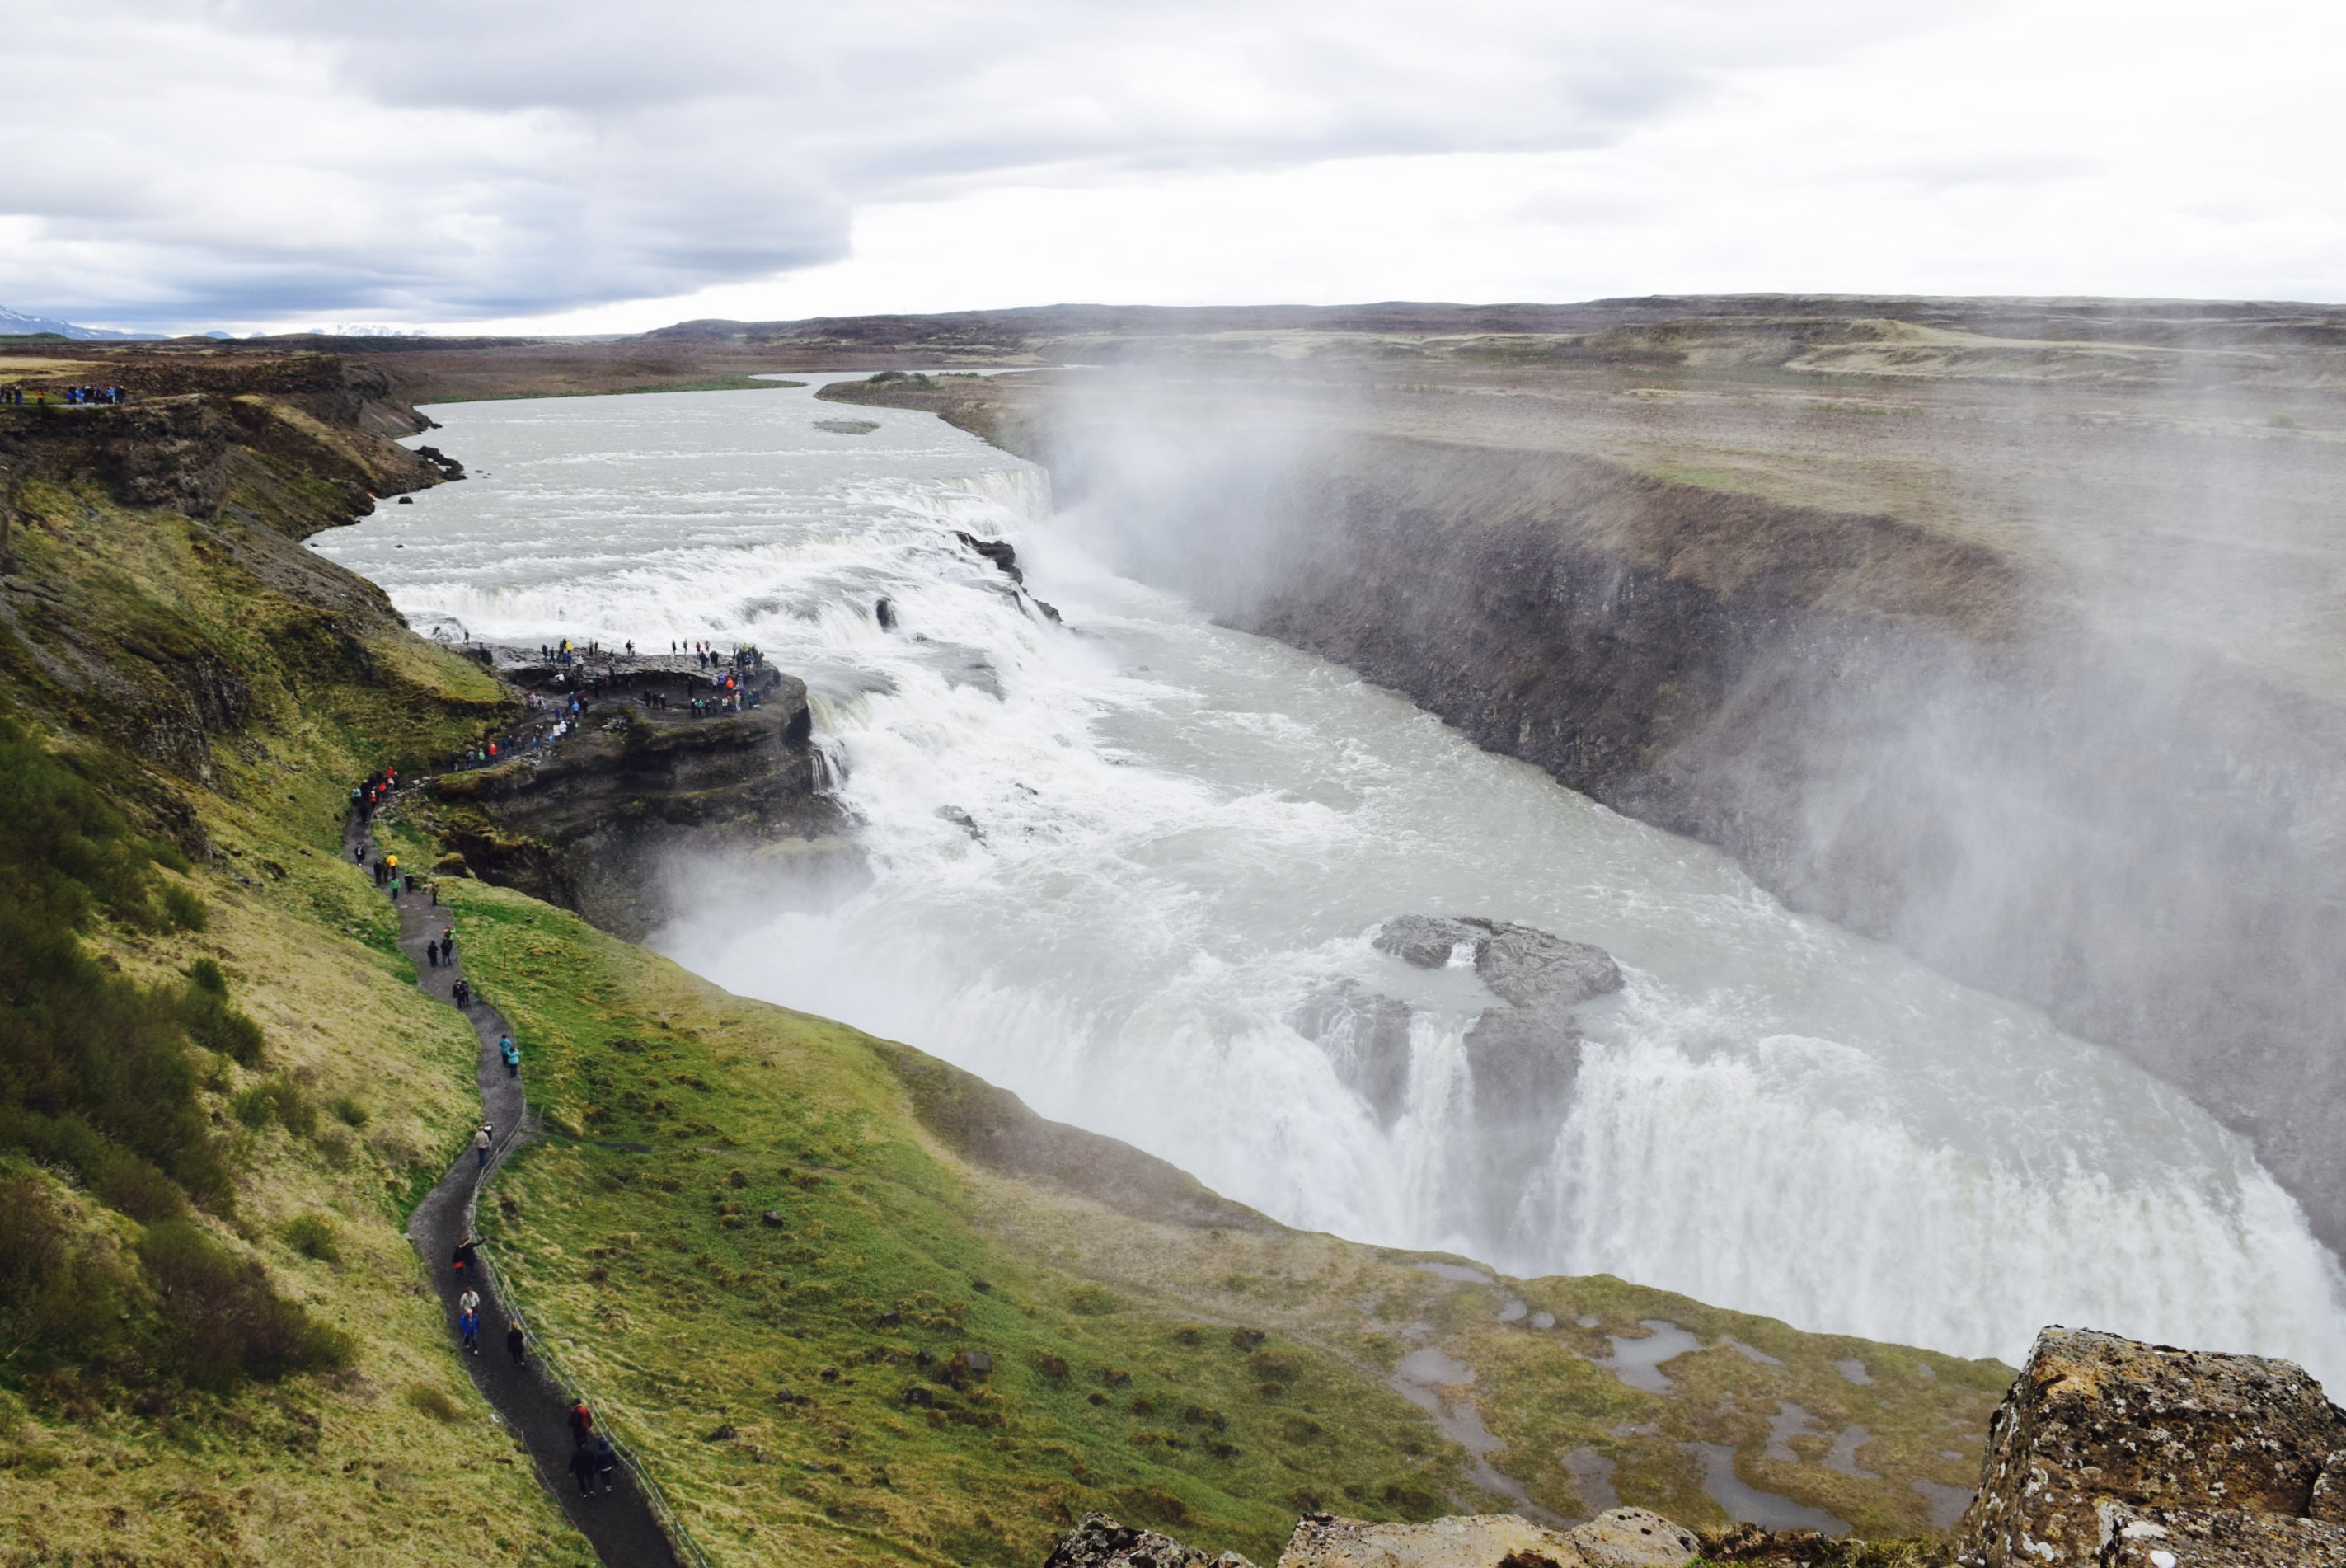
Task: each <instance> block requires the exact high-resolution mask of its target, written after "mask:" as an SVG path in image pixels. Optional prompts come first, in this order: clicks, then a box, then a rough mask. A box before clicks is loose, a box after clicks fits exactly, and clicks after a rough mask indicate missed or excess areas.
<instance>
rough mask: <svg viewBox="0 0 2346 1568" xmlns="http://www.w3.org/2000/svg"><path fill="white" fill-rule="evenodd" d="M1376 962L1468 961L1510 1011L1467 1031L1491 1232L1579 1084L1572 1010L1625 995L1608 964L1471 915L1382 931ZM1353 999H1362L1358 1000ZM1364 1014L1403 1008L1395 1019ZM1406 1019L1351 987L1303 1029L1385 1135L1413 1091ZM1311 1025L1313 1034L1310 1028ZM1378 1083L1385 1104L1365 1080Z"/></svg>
mask: <svg viewBox="0 0 2346 1568" xmlns="http://www.w3.org/2000/svg"><path fill="white" fill-rule="evenodd" d="M1372 941H1373V942H1374V945H1375V946H1376V948H1377V949H1378V951H1380V952H1389V953H1392V955H1393V956H1394V957H1396V958H1399V959H1401V960H1403V962H1407V963H1410V964H1413V965H1414V966H1416V967H1417V968H1419V969H1441V968H1443V967H1445V966H1447V965H1448V964H1449V963H1450V962H1451V959H1452V957H1453V955H1454V954H1456V953H1458V952H1461V951H1462V950H1469V951H1471V952H1472V954H1473V962H1474V973H1475V976H1476V977H1477V978H1478V979H1480V980H1481V981H1482V982H1483V983H1484V984H1485V985H1487V986H1489V987H1490V988H1491V990H1492V991H1494V992H1495V993H1497V994H1498V995H1499V997H1500V998H1501V999H1502V1001H1503V1003H1504V1005H1502V1006H1498V1007H1488V1008H1485V1009H1484V1011H1483V1015H1482V1016H1481V1017H1479V1018H1477V1019H1476V1020H1475V1021H1474V1024H1473V1026H1472V1027H1470V1028H1469V1029H1468V1030H1467V1031H1466V1067H1467V1074H1468V1077H1469V1079H1470V1081H1471V1082H1472V1084H1473V1089H1474V1125H1475V1131H1476V1134H1477V1139H1476V1151H1475V1158H1476V1161H1477V1164H1478V1165H1479V1166H1480V1167H1481V1179H1480V1181H1479V1183H1478V1187H1479V1190H1480V1191H1481V1192H1482V1193H1483V1194H1484V1200H1485V1202H1486V1203H1487V1204H1488V1205H1489V1206H1490V1207H1491V1210H1492V1212H1491V1215H1490V1216H1489V1217H1491V1218H1492V1219H1493V1220H1494V1223H1504V1215H1505V1210H1506V1209H1507V1208H1509V1207H1511V1206H1512V1205H1513V1204H1514V1202H1515V1197H1516V1196H1517V1195H1519V1194H1520V1193H1521V1191H1522V1188H1523V1185H1524V1179H1525V1173H1526V1172H1528V1171H1530V1170H1531V1169H1533V1168H1534V1167H1535V1166H1537V1165H1538V1164H1539V1163H1540V1162H1541V1160H1542V1159H1543V1158H1544V1157H1545V1153H1546V1150H1547V1148H1548V1146H1549V1145H1550V1144H1551V1143H1553V1142H1554V1140H1555V1137H1556V1127H1557V1125H1558V1124H1559V1123H1560V1122H1561V1121H1562V1119H1563V1116H1564V1113H1565V1109H1566V1105H1568V1103H1569V1102H1570V1100H1571V1097H1572V1085H1573V1081H1574V1079H1575V1078H1576V1077H1577V1076H1578V1075H1579V1073H1580V1026H1579V1023H1578V1022H1577V1021H1576V1019H1575V1018H1574V1016H1573V1013H1572V1009H1573V1008H1575V1007H1576V1006H1578V1005H1579V1004H1580V1003H1584V1002H1587V1001H1591V1000H1593V999H1594V998H1596V997H1599V996H1605V995H1608V994H1610V993H1613V992H1616V991H1618V990H1620V989H1621V969H1620V966H1619V965H1618V964H1617V963H1615V962H1613V955H1612V954H1611V953H1608V952H1606V951H1605V950H1604V949H1603V948H1601V947H1597V946H1595V945H1593V944H1591V943H1589V942H1569V941H1566V939H1565V938H1563V937H1560V936H1556V935H1555V934H1554V933H1552V932H1544V931H1541V930H1539V929H1537V928H1536V927H1534V926H1527V925H1516V924H1514V923H1512V922H1510V921H1494V920H1485V919H1483V918H1481V917H1479V916H1475V915H1463V916H1453V915H1421V914H1405V915H1395V916H1394V917H1393V918H1392V919H1391V920H1389V921H1385V922H1384V924H1383V925H1382V926H1379V927H1378V928H1377V933H1376V935H1375V937H1374V938H1373V939H1372ZM1355 993H1357V994H1355ZM1367 1003H1377V1004H1382V1006H1383V1007H1385V1008H1388V1009H1398V1010H1399V1013H1400V1016H1399V1018H1398V1020H1393V1019H1392V1018H1389V1017H1385V1016H1384V1015H1382V1014H1378V1015H1375V1016H1377V1017H1379V1018H1381V1019H1382V1022H1381V1023H1377V1024H1374V1025H1372V1024H1370V1023H1367V1022H1365V1020H1367V1019H1368V1018H1369V1017H1371V1016H1372V1015H1371V1014H1370V1013H1367V1012H1365V1011H1364V1008H1365V1006H1366V1004H1367ZM1408 1025H1409V1021H1408V1013H1407V1009H1406V1008H1403V1006H1402V1004H1401V1003H1396V1002H1393V1001H1392V999H1391V998H1389V997H1380V996H1372V995H1371V994H1370V993H1368V992H1367V991H1366V990H1365V989H1364V988H1362V987H1359V986H1357V985H1352V984H1351V983H1347V985H1346V986H1344V987H1338V988H1336V989H1335V990H1333V991H1331V992H1326V993H1321V995H1320V996H1318V997H1315V998H1314V1000H1313V1003H1311V1005H1309V1006H1307V1008H1306V1009H1305V1012H1304V1013H1303V1014H1302V1015H1301V1017H1300V1018H1299V1021H1298V1023H1297V1025H1296V1026H1297V1027H1298V1028H1299V1029H1301V1030H1302V1031H1303V1033H1306V1034H1308V1035H1311V1038H1313V1039H1315V1040H1318V1041H1320V1042H1321V1046H1322V1048H1323V1049H1326V1050H1327V1051H1328V1053H1329V1054H1330V1056H1331V1057H1332V1058H1334V1059H1335V1060H1336V1064H1337V1073H1338V1075H1339V1076H1340V1077H1342V1078H1343V1079H1344V1081H1345V1083H1346V1084H1347V1085H1348V1086H1349V1087H1351V1088H1352V1089H1353V1090H1354V1091H1355V1092H1357V1093H1359V1094H1361V1095H1362V1096H1363V1097H1364V1098H1367V1099H1368V1100H1369V1101H1370V1103H1371V1104H1372V1105H1376V1106H1377V1107H1378V1111H1379V1114H1380V1115H1382V1116H1383V1118H1384V1120H1385V1123H1386V1125H1388V1126H1390V1125H1392V1119H1393V1117H1394V1116H1395V1115H1398V1114H1399V1106H1400V1102H1401V1097H1402V1094H1403V1090H1404V1089H1405V1087H1406V1085H1407V1075H1408V1062H1409V1026H1408ZM1313 1026H1316V1031H1315V1027H1313ZM1370 1074H1376V1075H1377V1076H1376V1082H1377V1084H1378V1086H1379V1088H1380V1090H1381V1091H1382V1095H1384V1096H1385V1097H1383V1098H1381V1097H1380V1095H1379V1094H1372V1093H1371V1091H1370V1090H1369V1089H1368V1088H1366V1087H1363V1084H1362V1081H1361V1080H1362V1079H1363V1078H1365V1077H1366V1076H1368V1075H1370Z"/></svg>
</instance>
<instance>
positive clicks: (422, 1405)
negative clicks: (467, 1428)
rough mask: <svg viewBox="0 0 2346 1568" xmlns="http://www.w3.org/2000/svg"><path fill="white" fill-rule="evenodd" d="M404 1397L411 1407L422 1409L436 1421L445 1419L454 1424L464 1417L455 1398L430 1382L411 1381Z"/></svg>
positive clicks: (451, 1424)
mask: <svg viewBox="0 0 2346 1568" xmlns="http://www.w3.org/2000/svg"><path fill="white" fill-rule="evenodd" d="M402 1397H403V1398H404V1399H405V1400H407V1403H408V1408H409V1409H411V1410H421V1411H423V1413H424V1414H425V1415H427V1416H430V1417H431V1418H432V1419H433V1420H435V1421H445V1422H447V1423H448V1424H449V1425H450V1426H454V1425H455V1424H456V1423H457V1422H458V1421H460V1420H463V1419H464V1411H463V1410H460V1409H458V1408H457V1405H456V1401H455V1400H452V1399H450V1398H449V1397H448V1396H447V1395H446V1394H444V1393H442V1392H441V1391H440V1390H438V1389H435V1388H433V1386H432V1385H431V1384H429V1383H410V1384H409V1385H408V1387H407V1392H406V1393H405V1394H404V1395H403V1396H402Z"/></svg>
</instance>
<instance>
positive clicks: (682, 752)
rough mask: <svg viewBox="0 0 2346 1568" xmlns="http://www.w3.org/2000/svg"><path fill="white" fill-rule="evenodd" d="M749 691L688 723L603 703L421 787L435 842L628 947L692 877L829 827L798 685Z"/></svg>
mask: <svg viewBox="0 0 2346 1568" xmlns="http://www.w3.org/2000/svg"><path fill="white" fill-rule="evenodd" d="M669 678H670V680H671V681H675V682H678V683H679V684H680V683H681V681H682V679H683V677H680V676H674V675H671V676H670V677H669ZM753 684H754V686H755V687H756V689H757V692H758V695H759V697H760V702H759V705H758V706H756V707H754V708H748V709H746V710H745V711H743V712H739V713H725V714H719V715H714V716H711V717H707V718H693V717H691V716H690V712H689V709H688V708H649V707H647V706H644V705H643V704H642V703H641V702H640V700H630V699H629V697H628V695H627V693H625V692H617V691H615V692H611V693H607V694H604V695H602V696H601V697H598V698H597V700H594V701H592V702H590V703H589V705H588V707H587V708H586V711H585V712H584V713H583V714H581V715H580V716H579V717H578V718H576V720H575V723H576V727H577V728H576V733H574V734H571V735H567V736H566V737H564V738H562V739H561V740H560V741H559V742H557V743H556V744H554V745H552V746H549V747H546V748H544V749H542V750H530V751H525V752H523V753H522V754H520V755H518V756H515V757H514V758H513V759H511V760H508V761H505V762H501V763H499V764H497V765H496V766H495V767H490V768H481V769H472V770H469V771H461V770H460V771H452V772H448V773H444V774H442V775H441V776H440V777H439V778H437V779H434V780H433V797H434V799H435V800H436V801H437V802H438V805H439V822H440V829H441V836H442V838H443V840H444V842H446V843H447V844H448V846H449V847H450V849H451V850H452V851H454V853H455V854H456V855H458V856H461V857H462V863H463V866H464V869H465V870H467V871H471V872H473V873H474V875H477V876H479V877H481V878H483V879H484V880H486V881H493V882H495V883H498V884H499V885H501V886H505V887H511V888H517V889H519V890H520V891H524V892H526V893H529V894H531V895H532V896H534V897H536V898H542V899H544V900H546V901H547V902H549V903H557V904H560V905H562V906H564V907H565V908H566V909H570V910H574V911H577V912H578V913H580V914H582V915H584V916H586V918H587V919H588V920H590V921H594V922H595V923H596V924H597V925H598V926H600V927H602V928H603V929H604V930H605V931H607V932H612V933H613V934H614V935H617V936H620V937H624V938H626V939H627V940H628V941H639V940H641V939H642V938H643V937H644V936H646V935H647V934H648V933H649V932H652V931H653V930H655V929H656V928H658V926H659V925H660V924H661V922H662V921H665V920H666V919H668V916H669V915H671V914H672V913H674V912H675V911H676V910H677V908H678V899H679V897H680V896H681V895H680V893H679V891H678V890H679V886H680V883H679V881H678V877H679V876H680V875H684V874H688V871H689V870H690V869H691V868H692V867H694V866H697V865H705V864H706V863H707V862H708V861H709V860H719V861H722V862H726V863H730V864H737V865H738V864H739V863H740V862H741V861H743V860H745V859H746V858H747V857H750V856H752V855H755V854H757V853H758V852H759V851H760V850H764V849H770V848H773V847H775V846H778V845H782V844H786V843H789V842H790V841H792V840H807V839H812V838H816V837H819V836H821V835H824V834H828V833H831V832H833V831H835V830H837V829H838V828H839V827H840V826H841V817H840V813H839V810H838V808H837V807H836V806H835V805H834V803H833V802H832V801H831V799H830V798H829V797H828V796H826V795H824V794H823V793H822V792H821V789H819V788H818V780H817V777H816V761H815V754H814V748H813V746H812V743H811V741H812V736H813V732H814V717H813V714H812V712H811V709H809V708H808V707H807V696H806V686H805V683H803V682H801V681H800V680H799V679H798V678H797V677H793V676H787V675H783V674H780V672H779V671H775V670H771V669H761V670H760V672H759V673H758V677H757V678H756V679H755V681H754V683H753ZM636 695H637V697H640V692H638V693H637V694H636Z"/></svg>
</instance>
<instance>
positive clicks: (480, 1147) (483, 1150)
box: [473, 1122, 495, 1170]
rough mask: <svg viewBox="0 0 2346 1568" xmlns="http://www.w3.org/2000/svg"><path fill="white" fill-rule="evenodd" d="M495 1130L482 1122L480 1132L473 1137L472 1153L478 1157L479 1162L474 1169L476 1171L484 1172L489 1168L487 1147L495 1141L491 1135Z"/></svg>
mask: <svg viewBox="0 0 2346 1568" xmlns="http://www.w3.org/2000/svg"><path fill="white" fill-rule="evenodd" d="M494 1132H495V1129H494V1128H492V1127H491V1126H490V1125H489V1124H488V1123H486V1122H483V1123H482V1124H481V1130H480V1131H479V1132H476V1133H474V1135H473V1153H474V1155H475V1156H479V1159H480V1162H481V1163H480V1165H479V1166H476V1167H474V1168H476V1169H479V1170H486V1169H488V1168H489V1145H490V1144H491V1143H492V1142H494V1141H495V1140H494V1138H493V1137H492V1134H493V1133H494Z"/></svg>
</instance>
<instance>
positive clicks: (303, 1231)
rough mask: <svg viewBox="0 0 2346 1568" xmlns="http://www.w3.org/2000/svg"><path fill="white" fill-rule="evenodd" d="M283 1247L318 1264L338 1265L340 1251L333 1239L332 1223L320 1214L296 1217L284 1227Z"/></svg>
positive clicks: (340, 1256)
mask: <svg viewBox="0 0 2346 1568" xmlns="http://www.w3.org/2000/svg"><path fill="white" fill-rule="evenodd" d="M285 1245H286V1246H288V1247H291V1248H292V1249H293V1250H294V1251H296V1252H298V1253H300V1254H301V1256H302V1257H308V1258H313V1259H315V1260H316V1261H318V1262H320V1263H340V1262H341V1261H342V1246H341V1244H340V1243H339V1242H337V1241H336V1240H335V1239H334V1226H333V1222H332V1221H331V1220H330V1219H328V1218H327V1217H325V1216H324V1215H322V1214H304V1215H299V1216H296V1217H294V1218H293V1220H292V1221H291V1222H290V1223H289V1224H288V1225H287V1226H286V1227H285Z"/></svg>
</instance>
